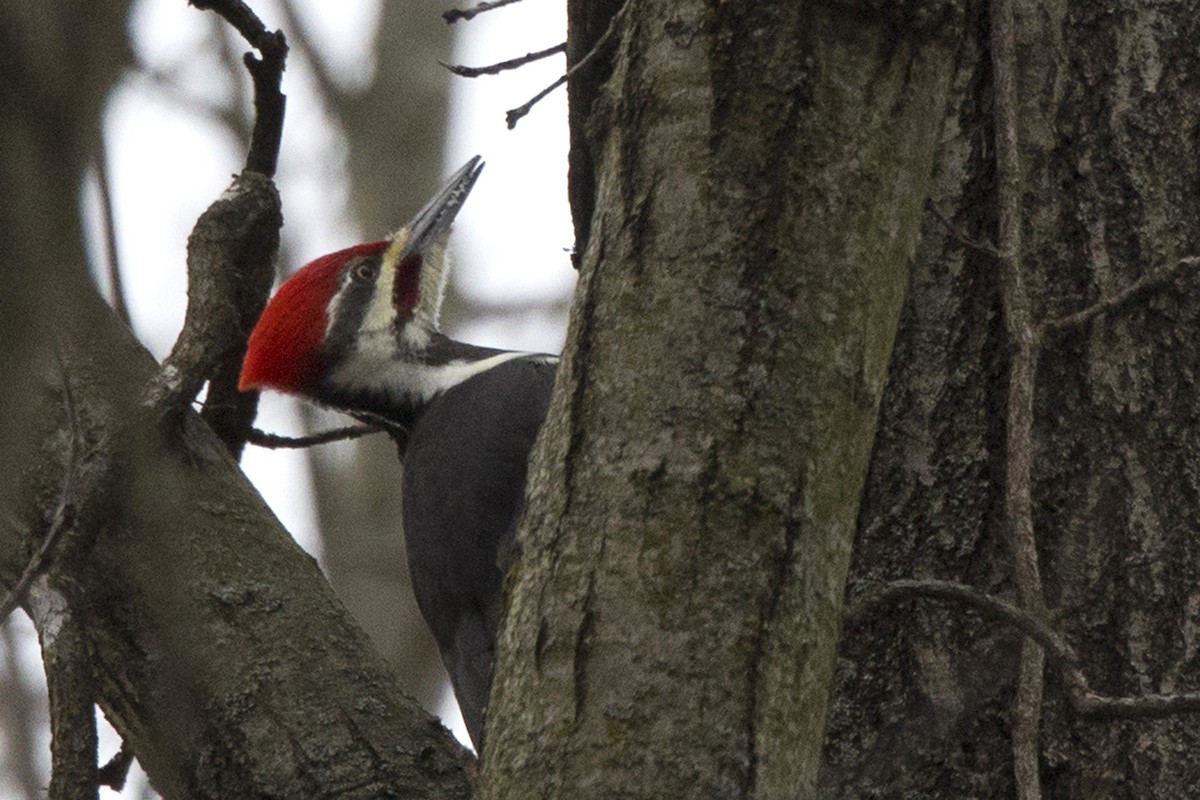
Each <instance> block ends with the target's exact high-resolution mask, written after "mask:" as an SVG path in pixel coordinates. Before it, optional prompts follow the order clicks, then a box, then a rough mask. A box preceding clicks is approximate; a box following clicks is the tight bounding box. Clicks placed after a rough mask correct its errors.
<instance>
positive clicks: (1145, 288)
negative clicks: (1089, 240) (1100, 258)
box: [1038, 256, 1200, 344]
mask: <svg viewBox="0 0 1200 800" xmlns="http://www.w3.org/2000/svg"><path fill="white" fill-rule="evenodd" d="M1197 267H1200V256H1188V257H1187V258H1181V259H1179V260H1178V261H1176V262H1175V263H1174V264H1172V265H1170V266H1169V267H1164V268H1163V269H1160V270H1156V271H1154V272H1152V273H1150V274H1149V275H1144V276H1142V277H1141V278H1139V279H1138V280H1136V281H1134V282H1133V284H1131V285H1130V286H1127V287H1125V288H1124V289H1122V290H1121V291H1119V292H1117V293H1116V294H1114V295H1113V296H1112V297H1107V298H1105V299H1103V300H1100V301H1098V302H1096V303H1093V304H1092V305H1090V306H1088V307H1087V308H1084V309H1080V310H1079V311H1076V312H1075V313H1073V314H1067V315H1066V316H1063V317H1056V318H1054V319H1050V320H1046V321H1045V322H1043V323H1042V326H1041V332H1040V335H1039V337H1038V338H1039V340H1040V341H1041V343H1043V344H1044V343H1045V341H1046V340H1047V339H1048V338H1049V335H1050V334H1055V333H1063V332H1065V331H1069V330H1073V329H1075V328H1078V327H1080V326H1081V325H1086V324H1087V323H1089V322H1091V321H1092V320H1093V319H1095V318H1096V317H1098V316H1101V315H1103V314H1112V313H1115V312H1118V311H1121V310H1122V309H1124V308H1126V307H1127V306H1129V305H1131V304H1133V303H1135V302H1137V301H1138V300H1141V299H1142V298H1143V297H1146V296H1147V295H1149V294H1151V293H1153V292H1158V291H1161V290H1162V289H1164V288H1166V287H1167V286H1168V285H1169V284H1170V283H1171V282H1172V281H1174V280H1175V279H1176V278H1177V277H1179V276H1180V275H1182V274H1184V273H1185V272H1190V271H1192V270H1195V269H1196V268H1197Z"/></svg>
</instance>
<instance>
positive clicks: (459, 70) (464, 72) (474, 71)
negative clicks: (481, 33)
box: [438, 42, 567, 78]
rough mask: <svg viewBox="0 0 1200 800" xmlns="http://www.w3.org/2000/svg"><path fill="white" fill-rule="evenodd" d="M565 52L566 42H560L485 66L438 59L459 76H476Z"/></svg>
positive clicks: (502, 70) (499, 71)
mask: <svg viewBox="0 0 1200 800" xmlns="http://www.w3.org/2000/svg"><path fill="white" fill-rule="evenodd" d="M565 52H567V43H566V42H562V43H560V44H556V45H554V46H553V47H547V48H546V49H545V50H537V51H535V52H532V53H526V54H525V55H523V56H519V57H517V58H510V59H508V60H507V61H498V62H496V63H495V64H489V65H488V66H486V67H464V66H463V65H462V64H447V63H446V62H444V61H439V62H438V63H439V64H441V65H442V66H443V67H445V68H446V69H448V70H450V71H451V72H453V73H454V74H455V75H458V76H459V77H460V78H478V77H479V76H480V75H499V74H500V73H501V72H504V71H505V70H509V69H517V68H519V67H523V66H525V65H526V64H532V63H533V62H535V61H540V60H541V59H543V58H549V57H550V56H552V55H556V54H558V53H565Z"/></svg>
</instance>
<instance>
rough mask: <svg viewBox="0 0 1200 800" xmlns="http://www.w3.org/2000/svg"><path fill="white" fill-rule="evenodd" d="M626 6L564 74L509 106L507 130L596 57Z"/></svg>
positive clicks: (626, 0) (627, 6)
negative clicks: (518, 102)
mask: <svg viewBox="0 0 1200 800" xmlns="http://www.w3.org/2000/svg"><path fill="white" fill-rule="evenodd" d="M628 8H629V0H625V2H624V3H622V4H621V7H620V8H619V9H617V13H615V14H613V15H612V19H610V20H609V21H608V27H607V28H605V29H604V33H602V34H600V38H599V39H597V40H596V43H595V44H594V45H592V49H591V50H589V51H588V52H587V55H585V56H584V57H583V58H581V59H579V60H578V61H576V62H575V63H574V64H572V65H571V66H570V68H569V69H567V71H566V74H564V75H563V76H562V77H560V78H559V79H558V80H556V81H555V82H554V83H552V84H550V85H549V86H547V87H546V88H545V89H542V90H541V91H540V92H538V93H537V94H536V95H534V96H533V97H531V98H530V99H529V100H528V101H526V102H524V103H522V104H521V105H519V106H517V107H516V108H511V109H509V110H508V112H507V113H506V114H505V115H504V120H505V122H506V123H507V124H508V129H509V130H512V129H513V128H515V127H516V126H517V122H518V121H519V120H520V119H521V118H522V117H524V116H525V115H526V114H528V113H529V112H530V110H532V109H533V107H534V106H535V105H537V103H538V102H539V101H540V100H541V99H542V98H543V97H545V96H546V95H548V94H550V93H551V92H553V91H554V90H555V89H557V88H558V87H559V86H562V85H563V84H564V83H566V82H567V81H568V80H570V79H571V76H572V75H574V74H575V73H576V72H577V71H578V70H581V69H583V68H584V67H586V66H587V65H588V64H590V63H591V62H592V60H593V59H595V58H596V56H597V55H599V53H600V52H601V51H602V50H603V49H604V47H605V45H607V44H608V41H609V40H610V39H612V37H613V36H614V35H615V34H616V32H617V26H618V25H620V23H621V20H622V19H624V17H625V12H626V10H628Z"/></svg>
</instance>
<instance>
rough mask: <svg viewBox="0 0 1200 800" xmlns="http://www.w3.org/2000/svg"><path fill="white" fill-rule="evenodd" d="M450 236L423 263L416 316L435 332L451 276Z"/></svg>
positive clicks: (431, 249) (441, 239) (433, 249)
mask: <svg viewBox="0 0 1200 800" xmlns="http://www.w3.org/2000/svg"><path fill="white" fill-rule="evenodd" d="M448 235H449V231H447V232H446V234H443V235H442V236H441V237H440V239H439V240H438V241H437V242H436V243H434V245H433V246H432V247H430V248H429V252H428V258H426V259H425V260H424V261H423V262H422V263H421V277H420V282H419V283H418V287H419V291H420V293H421V296H420V299H419V300H418V301H417V308H416V311H415V314H414V316H415V317H416V318H417V319H419V320H421V321H422V322H424V323H425V324H426V325H427V326H428V327H429V328H430V329H431V330H435V331H436V330H438V316H439V315H440V314H441V310H442V295H444V294H445V292H446V277H447V276H448V275H449V274H450V256H449V254H448V253H447V252H446V239H447V237H448Z"/></svg>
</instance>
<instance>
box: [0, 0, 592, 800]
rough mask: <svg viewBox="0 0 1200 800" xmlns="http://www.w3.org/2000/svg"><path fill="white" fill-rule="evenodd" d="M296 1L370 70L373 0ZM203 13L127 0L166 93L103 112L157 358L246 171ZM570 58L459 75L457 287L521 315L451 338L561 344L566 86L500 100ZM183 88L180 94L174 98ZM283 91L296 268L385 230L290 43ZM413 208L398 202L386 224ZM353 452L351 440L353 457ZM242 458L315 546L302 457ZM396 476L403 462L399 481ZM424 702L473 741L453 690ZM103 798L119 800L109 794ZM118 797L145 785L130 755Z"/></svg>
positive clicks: (153, 88) (338, 46)
mask: <svg viewBox="0 0 1200 800" xmlns="http://www.w3.org/2000/svg"><path fill="white" fill-rule="evenodd" d="M395 1H397V2H399V1H400V0H395ZM404 1H405V2H420V3H421V4H422V5H426V6H428V11H429V13H430V14H431V15H438V14H440V13H441V11H443V10H445V9H447V8H451V7H455V6H454V5H453V4H451V3H449V2H447V3H440V2H428V1H427V0H404ZM293 5H294V7H295V9H296V11H297V13H298V14H299V15H300V17H301V19H302V20H303V22H304V23H305V26H306V28H307V30H308V31H309V34H310V37H311V38H312V40H313V41H314V44H315V45H316V47H317V48H318V49H319V51H320V53H321V55H322V56H323V57H324V59H325V61H326V63H327V64H328V65H329V67H330V68H331V70H332V72H333V77H334V78H335V79H336V80H337V82H338V84H339V86H341V87H343V88H350V89H353V88H354V87H355V86H356V85H357V84H360V83H367V82H369V80H370V76H371V71H372V69H373V64H374V55H373V53H372V51H371V46H372V44H373V41H374V40H373V37H372V35H371V31H372V30H373V26H375V25H376V23H377V20H378V16H379V0H342V1H341V2H337V3H333V2H328V0H326V1H325V2H322V1H321V0H295V1H294V3H293ZM251 6H252V7H253V8H254V10H255V11H256V12H257V13H258V14H259V16H260V17H262V18H263V20H264V22H266V24H267V25H268V26H270V27H272V28H274V27H281V26H282V25H283V17H282V16H281V13H280V9H279V8H278V7H277V6H276V5H275V3H274V2H273V0H272V1H271V2H267V1H266V0H251ZM457 6H458V7H465V5H464V4H462V3H459V4H457ZM210 26H211V21H208V20H205V19H203V15H202V13H201V12H199V11H197V10H195V9H193V8H191V7H189V6H188V5H187V4H186V2H185V0H140V1H139V2H138V3H136V5H135V9H134V12H133V14H132V15H131V25H130V33H131V39H132V41H133V46H134V55H135V57H136V58H137V59H138V60H139V61H140V62H141V63H142V65H143V68H144V69H143V73H144V72H146V71H147V68H148V70H149V71H153V70H164V71H167V70H170V71H172V72H173V74H174V75H175V77H176V78H177V83H176V85H175V86H174V88H170V89H168V88H165V87H164V86H163V85H161V84H159V83H156V82H155V81H153V80H151V79H149V78H147V77H145V75H144V74H143V75H131V76H130V77H128V78H127V79H126V80H124V81H123V82H122V84H121V85H120V88H118V90H117V91H116V92H115V94H114V96H113V97H112V99H111V102H110V105H109V109H108V112H107V116H106V120H105V129H104V137H105V143H106V147H107V150H108V159H109V170H108V174H109V176H110V181H111V184H112V198H113V206H114V212H115V217H116V225H115V228H116V236H117V247H118V254H119V261H120V264H121V269H122V275H123V284H124V292H125V296H126V298H127V301H128V305H129V309H130V313H131V317H132V321H133V326H134V329H135V331H136V332H137V334H138V335H139V337H140V338H141V339H142V341H143V342H144V343H145V344H146V346H147V347H149V348H150V350H151V351H152V352H153V353H154V354H155V356H157V357H159V358H161V357H162V356H164V355H165V354H166V353H167V352H168V351H169V349H170V346H171V343H172V342H173V340H174V337H175V335H176V333H177V332H178V330H179V328H180V325H181V324H182V320H183V313H184V307H185V302H186V275H185V271H184V259H185V247H186V242H187V236H188V233H189V231H190V230H191V227H192V225H193V223H194V222H195V220H196V217H197V216H198V215H199V214H200V213H201V211H203V209H204V208H205V207H206V206H207V205H208V204H209V203H210V202H211V201H212V200H214V199H215V198H216V197H217V196H218V195H219V194H220V193H221V192H222V191H223V190H224V189H225V188H226V186H227V185H228V183H229V178H230V176H231V175H232V174H233V173H235V172H237V171H239V170H240V168H241V163H242V160H243V159H244V156H245V144H244V143H243V142H241V141H237V140H236V139H235V138H234V137H232V136H231V135H230V134H229V132H228V128H226V127H224V126H222V125H220V124H218V122H216V121H215V120H214V119H213V118H212V117H211V115H205V114H204V113H201V112H198V111H197V108H196V106H197V102H198V103H199V104H200V105H203V104H205V103H208V104H211V105H212V106H214V107H215V106H219V105H221V104H222V103H227V102H228V101H229V98H230V96H231V92H232V91H233V90H232V89H231V88H230V87H229V86H227V85H224V84H223V83H222V82H221V81H220V80H216V79H214V75H217V74H218V71H217V70H215V69H212V62H213V60H214V59H215V58H216V56H215V54H214V52H213V51H214V45H213V44H212V41H213V36H212V29H211V27H210ZM565 27H566V21H565V8H564V4H563V3H562V2H561V0H524V2H521V3H518V4H516V5H514V6H510V7H506V8H503V9H499V10H496V11H493V12H490V13H488V14H483V15H480V16H478V17H476V18H475V19H474V20H472V21H470V22H459V23H458V24H457V25H456V26H455V40H454V41H455V44H454V46H453V50H452V52H448V53H445V54H444V55H443V56H442V58H443V59H444V60H446V61H449V62H452V63H460V64H468V65H472V66H477V65H482V64H490V63H493V62H496V61H501V60H505V59H508V58H512V57H514V56H519V55H523V54H524V53H526V52H529V51H533V50H540V49H543V48H546V47H549V46H551V45H554V44H557V43H559V42H561V41H563V40H564V39H565ZM238 47H239V48H240V49H239V52H241V51H242V50H244V49H245V47H244V46H242V45H241V44H240V43H239V44H238ZM563 68H564V66H563V57H562V56H561V55H558V56H554V57H552V58H549V59H546V60H544V61H541V62H538V63H536V64H532V65H529V66H527V67H524V68H522V69H520V70H517V71H513V72H506V73H504V74H502V75H499V76H484V77H481V78H477V79H473V80H467V79H459V78H456V79H454V81H453V84H452V92H451V99H450V103H449V108H447V109H446V118H447V130H448V135H447V139H446V147H445V152H444V156H443V169H442V172H443V174H448V173H449V172H451V171H452V170H453V169H454V168H455V167H457V166H458V165H460V164H461V163H462V162H464V161H465V160H466V159H467V158H469V157H470V156H472V155H474V154H476V153H479V154H482V155H483V157H484V159H485V160H486V162H487V167H486V169H485V170H484V172H483V175H482V177H481V179H480V181H479V183H478V184H477V185H476V187H475V189H474V191H473V193H472V195H471V198H470V201H469V202H468V204H467V206H466V208H465V210H464V211H463V213H462V214H461V215H460V216H459V221H458V224H457V226H456V233H455V235H454V237H453V240H452V250H453V253H454V256H455V266H454V273H453V274H454V278H453V279H454V280H456V281H457V282H458V284H457V291H459V292H460V293H461V294H462V295H463V296H464V297H466V298H468V299H476V300H479V301H481V302H485V303H488V304H500V305H504V304H506V303H511V304H512V305H513V306H515V307H520V308H522V309H526V310H527V312H528V313H523V314H512V315H508V316H504V317H496V316H489V317H488V318H487V319H486V320H483V321H473V320H471V319H470V318H466V319H463V320H461V321H460V324H459V325H458V327H457V329H456V330H454V331H452V333H453V335H455V336H456V337H457V338H462V339H466V340H468V341H472V342H476V343H480V344H486V345H492V346H497V347H504V348H508V349H521V350H535V351H544V352H557V351H558V350H559V348H560V347H561V343H562V338H563V332H564V329H565V324H566V323H565V307H566V298H567V297H569V295H570V292H571V290H572V288H573V284H574V279H575V273H574V271H573V270H572V269H571V266H570V257H569V248H570V246H571V243H572V230H571V223H570V216H569V211H568V208H567V203H566V164H567V131H566V96H565V91H564V90H563V89H562V88H560V89H558V90H556V91H555V93H553V94H551V95H550V96H549V97H547V98H545V99H544V100H542V101H541V102H540V103H539V104H538V105H537V106H536V107H534V109H533V110H532V112H531V113H530V114H529V115H528V116H526V117H525V118H524V119H522V120H521V121H520V123H519V124H518V125H517V127H516V129H515V130H512V131H510V130H507V129H506V127H505V117H504V113H505V111H506V110H507V109H509V108H513V107H515V106H517V105H520V104H521V103H523V102H525V101H526V100H527V99H529V98H530V97H532V96H533V95H534V94H536V93H537V92H538V91H540V90H541V89H542V88H544V87H545V86H547V85H548V84H549V83H551V82H552V81H553V80H554V79H555V78H556V77H558V76H559V75H561V74H562V71H563ZM181 86H182V87H183V88H184V89H186V97H180V96H179V94H178V89H179V87H181ZM283 88H284V92H285V94H286V95H287V96H288V108H287V120H286V123H285V129H284V139H283V151H282V153H281V158H280V165H279V171H278V175H277V183H278V186H279V189H280V192H281V195H282V198H283V206H284V217H285V225H284V230H283V236H284V252H285V253H286V254H289V255H290V254H294V255H295V260H296V261H297V263H294V264H285V265H284V266H285V269H286V271H291V270H294V269H295V268H296V267H298V266H299V265H300V264H301V263H303V262H306V261H308V260H310V259H312V258H315V257H317V256H319V255H321V254H323V253H326V252H329V251H332V250H336V249H340V248H342V247H345V246H347V245H350V244H354V243H356V242H359V241H365V240H369V239H376V238H380V237H381V236H383V235H385V234H387V233H388V232H389V231H380V230H360V229H359V226H358V224H357V223H356V222H355V220H354V218H353V214H352V212H351V210H350V208H349V203H348V201H349V198H350V197H352V196H353V192H354V187H353V186H350V185H349V180H348V178H347V173H346V163H345V161H346V156H345V149H346V145H345V140H344V138H343V136H342V133H341V130H340V129H339V128H338V127H337V125H336V124H334V123H333V122H332V121H331V120H330V118H329V117H328V115H326V114H325V113H324V112H323V110H322V106H321V103H320V100H319V98H318V96H317V94H316V90H315V88H314V82H313V74H312V72H311V70H310V69H308V66H307V65H306V64H305V63H304V61H303V60H302V59H301V58H298V57H296V56H295V53H294V52H293V57H292V58H291V59H290V60H289V62H288V68H287V71H286V74H285V79H284V87H283ZM98 196H99V195H98V189H97V182H96V180H95V176H94V175H93V176H91V177H90V178H89V180H88V181H85V185H84V192H83V208H82V213H83V214H84V217H85V220H86V222H87V229H88V231H89V236H90V239H91V241H90V242H89V246H90V248H91V256H92V262H93V271H94V273H95V275H96V276H97V282H98V283H99V284H100V285H101V286H102V287H103V288H104V289H105V291H107V289H108V287H107V281H106V279H105V278H104V268H103V264H104V263H105V262H104V256H103V248H102V245H101V241H102V233H101V232H102V230H103V229H102V227H101V223H100V215H99V213H98V210H97V209H98V207H99V206H98ZM414 211H416V208H396V209H394V214H395V222H394V226H397V227H398V226H399V225H400V224H402V223H403V222H405V221H406V220H407V219H408V217H409V216H410V215H411V214H412V213H413V212H414ZM331 421H333V422H336V420H331ZM257 425H258V427H261V428H263V429H266V430H268V431H272V432H278V433H291V434H297V433H299V432H301V430H302V423H301V415H300V413H299V409H298V407H297V405H296V404H295V402H294V401H292V400H290V399H287V398H281V397H277V396H269V395H268V396H264V398H263V402H262V404H261V406H260V412H259V418H258V422H257ZM330 447H333V448H338V447H345V446H343V445H331V446H330ZM335 452H336V451H335ZM351 452H352V451H351V450H350V449H349V448H345V453H346V454H347V457H349V456H348V454H349V453H351ZM243 466H244V468H245V470H246V473H247V474H248V475H249V477H250V479H251V480H252V481H253V482H254V483H255V485H256V486H257V487H258V489H259V491H260V492H261V493H262V495H263V497H264V498H265V499H266V500H267V502H268V503H269V504H270V505H271V507H272V508H273V509H274V510H275V512H276V514H277V515H278V516H279V518H280V519H281V520H282V521H283V523H284V525H285V526H286V527H287V528H288V530H289V531H290V532H291V533H292V535H293V536H294V537H295V538H296V540H297V542H298V543H299V544H300V545H301V546H302V547H304V548H305V549H307V550H308V551H309V552H311V553H312V554H313V555H314V556H316V557H317V558H318V559H320V558H321V556H322V553H321V545H320V542H321V538H320V535H319V532H318V530H317V527H316V524H317V523H316V515H315V512H314V508H313V505H312V502H311V496H310V493H311V483H310V476H309V468H308V456H307V454H306V453H305V452H302V451H301V452H297V451H288V450H276V451H267V450H260V449H256V448H248V449H247V453H246V455H245V457H244V458H243ZM398 475H399V467H397V479H398ZM397 536H399V528H398V527H397ZM4 636H5V641H3V642H0V653H2V654H3V661H4V666H5V667H6V669H7V670H8V671H9V673H16V675H17V676H18V678H19V679H20V680H21V682H23V683H24V684H25V687H24V691H22V692H19V693H17V692H14V691H10V692H8V693H7V695H6V696H5V697H3V698H0V703H4V704H21V708H20V709H19V710H21V711H23V712H28V713H29V714H30V715H31V716H34V717H35V718H38V719H40V720H44V718H45V709H44V705H45V694H44V692H45V689H44V685H43V678H42V669H41V663H40V657H39V653H38V649H37V640H36V635H35V634H34V633H33V630H32V627H31V626H30V624H29V623H28V620H26V619H25V618H24V617H23V615H21V614H20V613H18V614H16V615H14V617H13V619H12V621H11V622H10V623H9V625H8V626H7V630H6V631H4ZM18 694H19V695H20V696H17V695H18ZM434 710H435V711H436V712H437V713H439V714H441V715H442V716H443V717H444V718H445V719H446V721H447V724H449V725H450V726H451V727H452V729H454V730H455V733H456V734H457V735H458V736H459V738H460V739H463V740H465V731H463V729H462V726H461V720H459V719H458V717H457V708H456V707H455V706H454V703H453V699H452V695H451V694H450V693H449V692H448V691H446V692H445V693H444V694H443V701H442V703H441V705H440V707H439V708H437V709H434ZM34 729H35V730H40V734H39V735H37V736H35V737H34V738H35V739H37V741H33V742H30V743H28V746H29V747H30V748H31V749H32V750H33V752H34V753H35V754H36V758H35V761H37V764H36V767H37V769H38V770H40V772H41V774H42V775H47V778H46V779H47V780H48V774H47V773H48V769H49V729H48V726H47V725H45V724H39V725H36V726H34ZM12 738H13V737H11V736H9V731H7V730H4V729H0V765H4V770H3V771H0V797H5V798H8V797H18V796H21V794H20V790H19V789H18V788H17V786H16V785H15V784H14V779H13V776H12V774H11V771H10V769H9V764H10V762H11V760H12V759H11V758H10V756H12V754H13V748H15V747H18V746H24V744H23V743H20V742H14V741H12ZM118 746H119V739H118V738H117V737H116V734H115V733H114V732H112V730H111V729H109V728H108V727H107V725H106V724H104V723H103V721H101V744H100V758H101V762H102V763H103V762H104V761H105V760H107V759H108V758H109V757H110V756H111V755H112V754H113V753H114V752H115V751H116V749H117V747H118ZM42 785H43V786H45V783H44V782H43V784H42ZM102 796H105V797H117V796H118V795H116V794H115V793H113V792H110V791H109V790H107V789H105V790H103V792H102ZM120 796H121V797H126V798H129V797H142V796H151V795H150V793H149V790H148V788H147V787H146V785H145V779H144V776H143V775H141V774H140V773H138V772H136V768H135V772H134V773H133V774H132V775H131V783H130V785H129V786H127V787H126V789H125V791H124V793H123V794H122V795H120Z"/></svg>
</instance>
